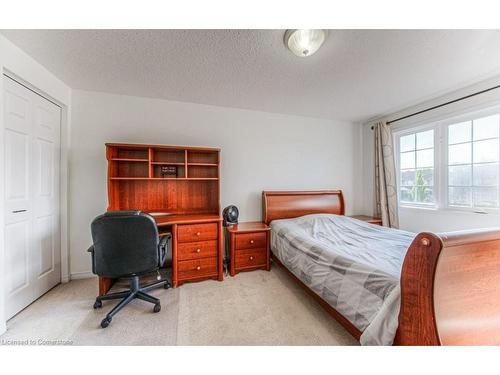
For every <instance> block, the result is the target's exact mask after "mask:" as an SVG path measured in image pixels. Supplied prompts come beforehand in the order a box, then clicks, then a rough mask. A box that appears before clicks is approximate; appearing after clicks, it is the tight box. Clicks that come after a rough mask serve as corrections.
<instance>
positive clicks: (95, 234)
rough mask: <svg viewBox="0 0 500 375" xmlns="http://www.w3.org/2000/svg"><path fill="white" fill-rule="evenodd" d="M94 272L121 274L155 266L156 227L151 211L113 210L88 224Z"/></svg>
mask: <svg viewBox="0 0 500 375" xmlns="http://www.w3.org/2000/svg"><path fill="white" fill-rule="evenodd" d="M91 231H92V239H93V241H94V255H93V262H94V264H93V266H94V273H95V274H97V275H99V276H105V277H113V278H117V277H124V276H129V275H132V274H140V273H144V272H151V271H154V270H156V269H157V268H158V262H159V255H158V243H159V239H158V227H157V226H156V222H155V221H154V219H153V217H152V216H151V215H148V214H146V213H142V212H140V211H114V212H107V213H105V214H103V215H100V216H98V217H96V218H95V219H94V221H92V224H91Z"/></svg>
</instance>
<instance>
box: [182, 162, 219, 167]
mask: <svg viewBox="0 0 500 375" xmlns="http://www.w3.org/2000/svg"><path fill="white" fill-rule="evenodd" d="M187 165H188V167H189V166H194V167H196V166H198V167H218V166H219V164H214V163H188V164H187Z"/></svg>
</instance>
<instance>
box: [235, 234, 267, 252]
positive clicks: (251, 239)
mask: <svg viewBox="0 0 500 375" xmlns="http://www.w3.org/2000/svg"><path fill="white" fill-rule="evenodd" d="M266 241H267V234H266V232H257V233H255V232H254V233H238V234H236V237H235V249H236V250H242V249H259V248H263V247H264V248H265V247H266Z"/></svg>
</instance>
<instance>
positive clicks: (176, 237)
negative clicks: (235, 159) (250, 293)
mask: <svg viewBox="0 0 500 375" xmlns="http://www.w3.org/2000/svg"><path fill="white" fill-rule="evenodd" d="M106 158H107V160H108V202H109V205H108V211H116V210H140V211H144V212H148V213H156V214H159V213H166V215H160V216H155V220H156V222H157V224H158V227H159V230H160V233H162V232H171V233H172V284H173V286H174V287H177V286H178V285H180V284H181V283H183V282H186V281H199V280H204V279H209V278H212V279H217V280H219V281H222V279H223V265H222V263H223V232H222V218H221V217H220V183H219V177H220V149H216V148H206V147H182V146H164V145H149V144H119V143H107V144H106ZM112 283H113V280H111V279H107V278H100V279H99V294H105V293H107V291H108V290H109V289H110V288H111V285H112Z"/></svg>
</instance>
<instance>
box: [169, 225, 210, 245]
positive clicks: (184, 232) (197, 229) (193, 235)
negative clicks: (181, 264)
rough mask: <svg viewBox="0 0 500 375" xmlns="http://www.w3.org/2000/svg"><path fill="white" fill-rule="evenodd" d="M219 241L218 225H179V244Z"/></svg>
mask: <svg viewBox="0 0 500 375" xmlns="http://www.w3.org/2000/svg"><path fill="white" fill-rule="evenodd" d="M215 239H217V223H208V224H192V225H187V224H186V225H179V227H178V228H177V242H197V241H206V240H215Z"/></svg>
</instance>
